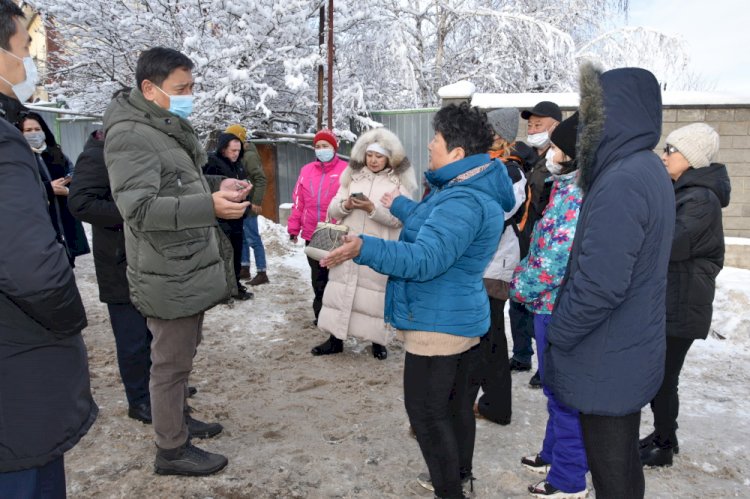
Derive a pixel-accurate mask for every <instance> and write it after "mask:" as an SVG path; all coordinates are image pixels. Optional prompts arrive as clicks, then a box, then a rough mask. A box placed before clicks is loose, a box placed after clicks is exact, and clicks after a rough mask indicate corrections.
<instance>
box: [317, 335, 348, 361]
mask: <svg viewBox="0 0 750 499" xmlns="http://www.w3.org/2000/svg"><path fill="white" fill-rule="evenodd" d="M343 351H344V342H343V341H342V340H340V339H338V338H336V337H335V336H334V335H331V336H329V338H328V339H327V340H325V341H324V342H323V343H321V344H320V345H318V346H316V347H314V348H313V349H312V350H310V353H311V354H313V355H315V356H318V355H331V354H334V353H341V352H343Z"/></svg>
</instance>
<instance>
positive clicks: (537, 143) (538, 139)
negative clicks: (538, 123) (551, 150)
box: [526, 132, 549, 149]
mask: <svg viewBox="0 0 750 499" xmlns="http://www.w3.org/2000/svg"><path fill="white" fill-rule="evenodd" d="M526 141H527V142H528V143H529V145H530V146H531V147H536V148H537V149H541V148H542V147H544V146H546V145H547V144H549V133H547V132H540V133H532V134H531V135H527V136H526Z"/></svg>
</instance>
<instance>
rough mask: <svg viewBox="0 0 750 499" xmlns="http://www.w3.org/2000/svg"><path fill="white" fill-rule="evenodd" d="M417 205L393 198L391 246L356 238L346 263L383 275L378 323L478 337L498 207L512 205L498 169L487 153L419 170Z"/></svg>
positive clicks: (486, 313)
mask: <svg viewBox="0 0 750 499" xmlns="http://www.w3.org/2000/svg"><path fill="white" fill-rule="evenodd" d="M425 177H426V179H427V181H428V182H429V183H430V189H431V191H430V194H429V195H428V196H427V197H426V198H425V199H423V200H422V201H421V202H420V203H416V202H414V201H412V200H410V199H408V198H406V197H404V196H399V197H398V198H396V199H395V200H394V202H393V205H392V206H391V213H392V214H393V215H395V216H396V217H398V219H399V220H401V222H402V223H403V230H402V231H401V235H400V237H399V240H398V241H386V240H382V239H377V238H374V237H370V236H361V237H362V239H363V241H364V244H363V245H362V249H361V252H360V255H359V257H357V258H356V259H355V260H354V261H355V262H356V263H358V264H362V265H368V266H370V267H372V268H373V269H374V270H375V271H377V272H380V273H381V274H386V275H388V276H389V279H388V285H387V287H386V295H385V320H386V322H388V323H390V324H392V325H393V326H394V327H396V328H398V329H402V330H420V331H434V332H440V333H448V334H455V335H459V336H469V337H472V336H481V335H483V334H485V333H486V332H487V329H488V328H489V326H490V307H489V302H488V300H487V292H486V291H485V289H484V284H483V282H482V274H483V273H484V269H485V268H486V267H487V264H488V263H489V261H490V259H491V258H492V255H493V254H494V253H495V250H497V244H498V241H499V240H500V232H501V231H502V229H503V218H504V216H503V210H510V209H512V208H513V206H514V203H515V198H514V195H513V185H512V183H511V180H510V178H509V177H508V173H507V171H506V168H505V167H504V166H503V165H502V163H501V162H500V161H498V160H491V159H490V157H489V155H487V154H477V155H474V156H469V157H468V158H464V159H462V160H460V161H456V162H454V163H451V164H448V165H446V166H444V167H442V168H440V169H438V170H432V171H428V172H426V173H425Z"/></svg>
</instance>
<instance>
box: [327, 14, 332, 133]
mask: <svg viewBox="0 0 750 499" xmlns="http://www.w3.org/2000/svg"><path fill="white" fill-rule="evenodd" d="M328 128H329V129H330V130H333V0H328Z"/></svg>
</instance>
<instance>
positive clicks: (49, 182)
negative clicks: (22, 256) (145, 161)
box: [17, 112, 91, 267]
mask: <svg viewBox="0 0 750 499" xmlns="http://www.w3.org/2000/svg"><path fill="white" fill-rule="evenodd" d="M17 126H18V129H19V130H21V132H22V133H23V134H24V137H26V140H27V142H29V146H30V147H31V150H32V151H34V152H35V153H36V154H37V155H38V157H39V158H40V159H41V160H42V164H40V165H39V168H40V173H41V175H42V178H43V180H44V186H45V188H46V189H47V195H48V196H49V199H50V204H49V214H50V218H51V219H52V224H53V225H54V226H55V228H56V229H57V231H58V234H60V235H61V236H62V239H63V242H64V244H65V246H66V247H67V249H68V253H69V257H70V264H71V265H72V266H73V267H75V264H74V262H75V258H76V257H77V256H81V255H85V254H87V253H90V252H91V249H90V248H89V243H88V240H87V239H86V233H85V232H84V230H83V224H81V222H80V221H79V220H76V219H75V217H73V215H72V214H71V213H70V210H69V209H68V192H69V190H68V187H67V186H66V185H67V184H69V182H70V180H71V179H72V174H73V168H72V165H71V163H70V160H69V159H68V158H67V156H65V154H63V152H62V149H61V148H60V145H59V144H58V143H57V141H56V140H55V135H54V134H53V133H52V130H50V129H49V126H47V123H46V122H45V121H44V118H42V117H41V116H40V115H39V114H37V113H29V112H27V113H21V115H20V118H19V120H18V123H17ZM42 133H44V140H41V134H42ZM34 134H39V136H40V140H39V142H36V143H35V142H34V140H33V135H34Z"/></svg>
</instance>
